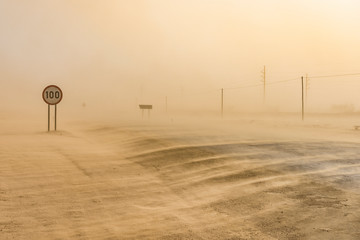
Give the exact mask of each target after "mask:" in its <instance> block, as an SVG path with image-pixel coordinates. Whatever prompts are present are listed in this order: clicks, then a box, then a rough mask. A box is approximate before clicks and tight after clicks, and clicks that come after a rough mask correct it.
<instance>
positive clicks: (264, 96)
mask: <svg viewBox="0 0 360 240" xmlns="http://www.w3.org/2000/svg"><path fill="white" fill-rule="evenodd" d="M263 77H264V79H263V81H264V93H263V94H264V95H263V104H265V98H266V67H265V66H264V75H263Z"/></svg>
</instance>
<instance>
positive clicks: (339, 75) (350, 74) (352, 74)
mask: <svg viewBox="0 0 360 240" xmlns="http://www.w3.org/2000/svg"><path fill="white" fill-rule="evenodd" d="M345 76H360V73H347V74H337V75H324V76H310V77H308V78H331V77H345Z"/></svg>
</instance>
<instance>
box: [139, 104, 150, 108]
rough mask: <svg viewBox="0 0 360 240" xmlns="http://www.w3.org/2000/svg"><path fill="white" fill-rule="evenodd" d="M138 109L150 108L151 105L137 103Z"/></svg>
mask: <svg viewBox="0 0 360 240" xmlns="http://www.w3.org/2000/svg"><path fill="white" fill-rule="evenodd" d="M139 107H140V109H152V108H153V107H152V105H145V104H140V105H139Z"/></svg>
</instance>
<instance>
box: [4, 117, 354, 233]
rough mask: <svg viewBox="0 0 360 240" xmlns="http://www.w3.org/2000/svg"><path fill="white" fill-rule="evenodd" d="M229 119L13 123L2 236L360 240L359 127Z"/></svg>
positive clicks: (7, 144)
mask: <svg viewBox="0 0 360 240" xmlns="http://www.w3.org/2000/svg"><path fill="white" fill-rule="evenodd" d="M226 125H227V126H225V127H224V126H221V127H220V126H219V125H218V124H217V123H213V124H209V125H207V124H200V125H196V124H184V125H176V124H173V125H171V124H165V125H164V124H159V123H153V124H149V123H144V122H137V123H128V124H127V123H117V124H115V123H114V124H110V123H106V124H105V123H104V124H100V123H97V124H90V123H81V124H72V125H71V124H70V125H69V126H68V128H67V129H68V130H67V131H58V132H56V133H55V132H52V133H46V132H34V131H30V130H27V131H23V130H22V129H21V130H13V131H9V130H6V129H4V128H5V127H3V128H1V129H0V130H1V131H0V212H1V214H0V239H27V240H29V239H37V240H38V239H107V240H110V239H360V184H359V183H360V159H359V154H360V142H359V141H357V140H356V139H357V137H358V135H359V134H358V132H355V131H353V130H341V131H340V130H338V129H321V130H318V129H316V128H312V127H311V128H309V127H304V126H300V127H293V126H290V127H289V126H287V127H281V126H270V127H269V126H265V125H262V126H260V125H259V126H258V125H256V124H255V125H254V124H253V123H247V125H246V124H245V125H242V126H238V125H237V124H235V123H229V124H226ZM7 128H8V125H7Z"/></svg>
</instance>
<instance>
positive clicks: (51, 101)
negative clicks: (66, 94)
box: [42, 85, 63, 132]
mask: <svg viewBox="0 0 360 240" xmlns="http://www.w3.org/2000/svg"><path fill="white" fill-rule="evenodd" d="M42 98H43V99H44V101H45V102H46V103H47V104H48V132H49V131H50V105H55V131H56V124H57V123H56V119H57V104H58V103H59V102H61V100H62V98H63V93H62V91H61V89H60V88H59V87H58V86H55V85H49V86H47V87H46V88H45V89H44V91H43V92H42Z"/></svg>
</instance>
